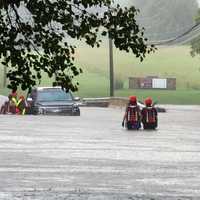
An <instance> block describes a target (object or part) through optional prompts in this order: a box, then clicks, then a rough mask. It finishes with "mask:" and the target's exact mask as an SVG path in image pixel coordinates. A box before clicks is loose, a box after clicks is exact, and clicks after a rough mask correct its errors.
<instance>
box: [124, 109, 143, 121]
mask: <svg viewBox="0 0 200 200" xmlns="http://www.w3.org/2000/svg"><path fill="white" fill-rule="evenodd" d="M139 120H140V116H139V108H138V106H132V105H129V106H128V107H127V115H126V121H127V122H138V121H139Z"/></svg>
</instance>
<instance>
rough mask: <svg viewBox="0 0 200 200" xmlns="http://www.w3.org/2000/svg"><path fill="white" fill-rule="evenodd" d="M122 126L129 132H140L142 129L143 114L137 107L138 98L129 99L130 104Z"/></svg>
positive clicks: (131, 97)
mask: <svg viewBox="0 0 200 200" xmlns="http://www.w3.org/2000/svg"><path fill="white" fill-rule="evenodd" d="M122 126H123V127H124V126H125V127H126V128H127V129H128V130H131V129H132V130H138V129H140V128H141V113H140V108H139V106H138V105H137V97H136V96H130V97H129V103H128V105H127V107H126V112H125V114H124V118H123V122H122Z"/></svg>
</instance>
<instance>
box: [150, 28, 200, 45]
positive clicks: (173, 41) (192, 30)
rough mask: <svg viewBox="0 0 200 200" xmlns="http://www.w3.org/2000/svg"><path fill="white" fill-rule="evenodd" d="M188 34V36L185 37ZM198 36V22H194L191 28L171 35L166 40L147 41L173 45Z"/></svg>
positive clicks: (155, 43)
mask: <svg viewBox="0 0 200 200" xmlns="http://www.w3.org/2000/svg"><path fill="white" fill-rule="evenodd" d="M191 33H194V35H191ZM190 35H191V36H190ZM187 36H190V37H187ZM198 36H200V24H195V25H194V26H192V27H191V28H189V29H188V30H187V31H185V32H184V33H182V34H180V35H178V36H176V37H173V38H171V39H168V40H158V41H149V42H148V44H154V45H157V46H159V45H175V44H184V43H186V42H189V41H191V40H193V39H194V38H196V37H198Z"/></svg>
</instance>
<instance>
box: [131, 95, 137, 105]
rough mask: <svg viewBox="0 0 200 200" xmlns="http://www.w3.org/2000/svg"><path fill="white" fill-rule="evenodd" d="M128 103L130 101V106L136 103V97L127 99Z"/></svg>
mask: <svg viewBox="0 0 200 200" xmlns="http://www.w3.org/2000/svg"><path fill="white" fill-rule="evenodd" d="M129 101H130V103H132V104H136V102H137V97H136V96H130V97H129Z"/></svg>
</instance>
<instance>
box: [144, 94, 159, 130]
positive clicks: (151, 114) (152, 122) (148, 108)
mask: <svg viewBox="0 0 200 200" xmlns="http://www.w3.org/2000/svg"><path fill="white" fill-rule="evenodd" d="M144 104H145V107H144V108H143V109H142V112H141V114H142V124H143V128H144V129H150V130H152V129H153V130H154V129H156V128H157V126H158V113H157V110H156V108H155V107H154V106H153V101H152V98H150V97H148V98H146V99H145V101H144Z"/></svg>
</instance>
